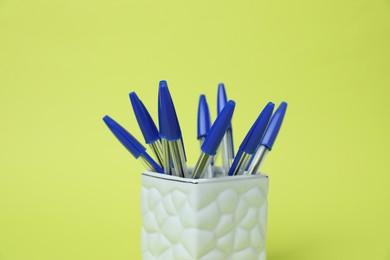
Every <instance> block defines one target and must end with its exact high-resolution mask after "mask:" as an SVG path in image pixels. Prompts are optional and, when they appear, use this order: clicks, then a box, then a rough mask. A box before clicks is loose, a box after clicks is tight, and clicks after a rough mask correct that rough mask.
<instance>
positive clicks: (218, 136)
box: [201, 100, 236, 155]
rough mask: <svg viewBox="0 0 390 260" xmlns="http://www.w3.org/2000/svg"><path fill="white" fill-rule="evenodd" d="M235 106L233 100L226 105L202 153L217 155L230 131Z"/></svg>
mask: <svg viewBox="0 0 390 260" xmlns="http://www.w3.org/2000/svg"><path fill="white" fill-rule="evenodd" d="M235 106H236V103H235V102H234V101H232V100H230V101H228V102H227V103H226V105H225V107H224V108H223V110H222V111H221V113H219V115H218V117H217V119H216V120H215V122H214V123H213V125H212V126H211V129H210V131H209V132H208V134H207V136H206V139H205V140H204V142H203V144H202V147H201V150H202V152H204V153H205V154H208V155H215V154H216V153H217V149H218V146H219V144H220V143H221V141H222V138H223V136H224V135H225V132H226V130H227V129H228V126H229V124H230V121H231V120H232V117H233V112H234V107H235Z"/></svg>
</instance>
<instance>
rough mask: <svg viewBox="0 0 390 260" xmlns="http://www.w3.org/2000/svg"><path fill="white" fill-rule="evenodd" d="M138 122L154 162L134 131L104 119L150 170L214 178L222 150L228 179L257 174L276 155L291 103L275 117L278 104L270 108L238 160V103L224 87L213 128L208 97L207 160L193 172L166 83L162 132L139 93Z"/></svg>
mask: <svg viewBox="0 0 390 260" xmlns="http://www.w3.org/2000/svg"><path fill="white" fill-rule="evenodd" d="M130 100H131V104H132V106H133V110H134V114H135V117H136V118H137V121H138V124H139V127H140V129H141V131H142V134H143V136H144V138H145V142H146V144H148V145H149V147H150V148H151V150H152V151H153V153H154V157H155V159H156V160H154V159H153V158H152V157H151V156H150V155H149V154H148V153H147V152H146V148H145V147H144V146H142V145H141V144H140V143H139V142H138V141H137V140H136V139H135V138H134V137H133V136H132V135H131V134H130V133H129V132H128V131H126V130H125V129H124V128H123V127H122V126H121V125H119V124H118V123H117V122H115V121H114V120H113V119H112V118H110V117H109V116H105V117H104V118H103V120H104V122H105V123H106V124H107V126H108V127H109V129H110V130H111V132H112V133H113V134H114V135H115V136H116V137H117V139H118V140H119V141H120V142H121V143H122V144H123V145H124V146H125V147H126V148H127V150H129V152H130V153H131V154H132V155H133V156H134V157H135V158H137V159H138V158H139V159H141V161H142V162H143V163H144V165H145V167H146V168H147V169H148V170H151V171H154V172H158V173H162V174H169V175H174V176H178V177H184V178H194V179H199V178H213V177H215V174H214V171H213V166H212V164H213V157H214V156H215V155H216V153H217V150H218V148H219V146H221V149H220V152H221V156H222V164H223V167H222V168H223V170H224V172H223V174H222V175H229V176H235V175H252V174H257V173H258V171H259V167H260V165H261V163H262V162H263V160H264V158H265V156H266V154H267V152H268V151H270V150H271V149H272V146H273V144H274V141H275V139H276V136H277V134H278V132H279V129H280V127H281V124H282V121H283V118H284V114H285V112H286V108H287V103H285V102H282V103H281V104H280V106H279V107H278V108H277V110H276V111H275V113H273V114H272V112H273V110H274V106H275V105H274V104H273V103H272V102H269V103H268V104H267V105H266V106H265V108H264V109H263V110H262V112H261V113H260V115H259V116H258V118H257V119H256V121H255V122H254V124H253V125H252V127H251V128H250V130H249V132H248V133H247V135H246V136H245V138H244V140H243V141H242V143H241V145H240V147H239V149H238V152H237V154H236V155H234V148H233V136H232V126H231V119H232V116H233V112H234V108H235V102H234V101H232V100H230V101H228V100H227V97H226V91H225V87H224V85H223V84H219V86H218V99H217V102H218V106H217V110H218V116H217V119H216V120H215V122H214V123H213V124H211V120H210V114H209V108H208V105H207V102H206V97H205V96H204V95H201V96H200V99H199V107H198V140H199V141H200V142H201V154H200V157H199V159H198V161H197V163H196V165H195V167H194V169H193V171H192V172H191V171H189V169H188V167H187V162H186V154H185V150H184V144H183V139H182V134H181V130H180V125H179V120H178V118H177V115H176V111H175V107H174V105H173V101H172V98H171V95H170V93H169V89H168V85H167V82H166V81H160V85H159V92H158V123H159V130H160V131H159V130H158V129H157V127H156V125H155V123H154V122H153V119H152V117H151V116H150V114H149V112H148V110H147V109H146V107H145V106H144V104H143V103H142V101H141V100H140V99H139V98H138V96H137V95H136V93H135V92H132V93H130Z"/></svg>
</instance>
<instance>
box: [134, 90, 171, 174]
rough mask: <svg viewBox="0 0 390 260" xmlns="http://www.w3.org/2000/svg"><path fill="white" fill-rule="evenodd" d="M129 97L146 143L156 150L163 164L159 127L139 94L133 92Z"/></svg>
mask: <svg viewBox="0 0 390 260" xmlns="http://www.w3.org/2000/svg"><path fill="white" fill-rule="evenodd" d="M129 97H130V101H131V105H132V107H133V111H134V114H135V117H136V118H137V122H138V125H139V127H140V129H141V132H142V135H143V136H144V139H145V143H146V144H148V145H149V147H150V148H151V149H152V151H153V152H154V154H155V156H156V158H157V160H158V162H159V164H160V165H161V166H163V165H164V158H163V154H162V148H161V142H160V135H159V133H158V130H157V127H156V125H155V123H154V122H153V119H152V117H151V116H150V114H149V112H148V110H147V109H146V107H145V106H144V104H143V103H142V101H141V100H140V99H139V98H138V96H137V94H136V93H135V92H131V93H130V94H129Z"/></svg>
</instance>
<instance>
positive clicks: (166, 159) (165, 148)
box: [157, 82, 171, 174]
mask: <svg viewBox="0 0 390 260" xmlns="http://www.w3.org/2000/svg"><path fill="white" fill-rule="evenodd" d="M161 84H162V83H161V82H160V85H161ZM160 100H161V98H160V90H159V91H158V106H157V108H158V125H159V129H160V133H159V134H160V138H161V139H160V140H161V146H162V153H163V169H164V173H165V174H171V156H170V154H169V145H168V141H167V139H166V138H164V136H163V134H162V132H161V129H162V127H163V123H162V113H161V102H160Z"/></svg>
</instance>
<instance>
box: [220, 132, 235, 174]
mask: <svg viewBox="0 0 390 260" xmlns="http://www.w3.org/2000/svg"><path fill="white" fill-rule="evenodd" d="M232 140H233V139H232V132H231V131H230V130H227V131H226V133H225V135H224V137H223V139H222V145H221V155H222V156H221V158H222V168H223V169H224V170H225V174H227V173H228V172H229V169H230V166H231V165H232V161H233V157H234V155H233V144H232Z"/></svg>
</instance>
